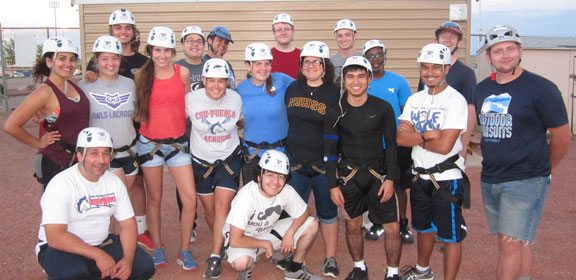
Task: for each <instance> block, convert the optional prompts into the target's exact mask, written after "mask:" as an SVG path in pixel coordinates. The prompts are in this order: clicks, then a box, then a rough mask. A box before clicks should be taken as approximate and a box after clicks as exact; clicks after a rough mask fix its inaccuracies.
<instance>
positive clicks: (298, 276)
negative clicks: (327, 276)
mask: <svg viewBox="0 0 576 280" xmlns="http://www.w3.org/2000/svg"><path fill="white" fill-rule="evenodd" d="M284 280H322V277H320V276H318V275H314V274H312V273H310V272H308V271H306V269H305V268H304V266H302V268H301V269H299V270H298V271H295V272H292V271H288V270H284Z"/></svg>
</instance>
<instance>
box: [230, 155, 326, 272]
mask: <svg viewBox="0 0 576 280" xmlns="http://www.w3.org/2000/svg"><path fill="white" fill-rule="evenodd" d="M254 171H255V172H254V173H255V174H254V178H256V179H255V180H254V181H250V182H249V183H248V184H246V185H244V187H242V188H241V189H240V191H239V192H238V194H237V195H236V197H235V198H234V200H232V209H234V211H230V213H229V214H228V218H227V219H226V225H225V226H224V229H223V233H224V234H225V236H226V237H227V238H229V242H228V244H229V247H228V249H227V253H228V262H229V263H230V266H232V269H234V270H235V271H237V272H238V279H240V280H244V279H252V276H251V275H252V270H253V269H254V264H255V263H256V259H257V257H258V255H260V254H265V256H266V258H271V257H272V255H273V254H274V251H275V250H280V251H281V252H282V253H283V254H289V253H294V256H293V257H292V260H291V261H290V263H289V265H288V266H287V268H286V270H285V271H284V279H307V280H319V279H322V278H321V277H319V276H317V275H313V274H311V273H310V272H308V271H307V270H306V268H305V267H304V258H305V257H306V254H307V253H308V251H309V250H310V246H312V245H313V244H314V240H315V239H316V235H317V234H318V222H317V221H316V219H315V218H314V217H311V216H310V215H309V212H308V211H309V210H308V206H307V205H306V202H304V200H302V198H300V195H298V193H297V192H296V191H295V190H294V189H293V188H292V187H291V186H290V185H287V184H286V181H288V177H289V176H290V175H289V174H290V163H289V162H288V157H287V156H286V155H285V154H284V153H282V152H279V151H276V150H268V151H266V152H265V153H264V154H263V155H262V157H261V158H260V161H259V162H258V167H257V168H255V170H254ZM283 210H284V211H286V213H288V214H289V215H290V218H286V219H280V214H281V213H282V211H283Z"/></svg>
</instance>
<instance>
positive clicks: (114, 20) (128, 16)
mask: <svg viewBox="0 0 576 280" xmlns="http://www.w3.org/2000/svg"><path fill="white" fill-rule="evenodd" d="M121 23H127V24H136V19H135V18H134V15H133V14H132V13H131V12H130V11H128V10H126V9H120V10H116V11H114V12H112V13H111V14H110V18H109V19H108V25H114V24H121Z"/></svg>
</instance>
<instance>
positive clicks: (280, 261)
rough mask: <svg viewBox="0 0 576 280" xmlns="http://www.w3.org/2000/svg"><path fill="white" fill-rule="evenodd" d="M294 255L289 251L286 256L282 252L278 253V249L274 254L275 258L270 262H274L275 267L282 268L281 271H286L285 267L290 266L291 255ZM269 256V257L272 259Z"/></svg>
mask: <svg viewBox="0 0 576 280" xmlns="http://www.w3.org/2000/svg"><path fill="white" fill-rule="evenodd" d="M274 255H276V253H274ZM274 255H273V256H272V258H274ZM293 256H294V254H292V253H290V254H289V255H288V256H284V255H283V254H282V253H280V251H278V255H276V259H275V260H272V262H274V263H276V268H278V269H280V270H282V271H286V269H288V266H290V262H292V257H293ZM272 258H270V259H272Z"/></svg>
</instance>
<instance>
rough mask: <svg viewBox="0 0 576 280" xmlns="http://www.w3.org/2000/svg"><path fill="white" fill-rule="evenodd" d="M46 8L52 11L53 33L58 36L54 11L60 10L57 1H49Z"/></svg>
mask: <svg viewBox="0 0 576 280" xmlns="http://www.w3.org/2000/svg"><path fill="white" fill-rule="evenodd" d="M48 8H50V9H53V10H54V33H55V34H56V36H58V28H57V27H56V9H57V8H60V2H58V1H50V2H48Z"/></svg>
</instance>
